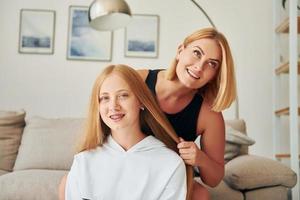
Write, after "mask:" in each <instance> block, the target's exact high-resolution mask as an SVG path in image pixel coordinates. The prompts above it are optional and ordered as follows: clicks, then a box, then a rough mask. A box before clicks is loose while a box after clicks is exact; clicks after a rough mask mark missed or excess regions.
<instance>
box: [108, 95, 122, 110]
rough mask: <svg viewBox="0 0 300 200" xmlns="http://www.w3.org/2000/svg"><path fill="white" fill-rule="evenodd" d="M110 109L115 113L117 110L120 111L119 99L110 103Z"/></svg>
mask: <svg viewBox="0 0 300 200" xmlns="http://www.w3.org/2000/svg"><path fill="white" fill-rule="evenodd" d="M109 109H110V110H112V111H115V110H119V109H120V104H119V102H118V100H117V98H113V99H112V100H111V101H110V104H109Z"/></svg>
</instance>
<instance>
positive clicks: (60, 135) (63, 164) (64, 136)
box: [14, 117, 83, 170]
mask: <svg viewBox="0 0 300 200" xmlns="http://www.w3.org/2000/svg"><path fill="white" fill-rule="evenodd" d="M82 124H83V120H82V119H68V118H64V119H46V118H41V117H33V118H30V119H28V120H26V127H25V129H24V133H23V137H22V141H21V145H20V148H19V153H18V156H17V159H16V164H15V166H14V170H23V169H60V170H68V169H70V166H71V164H72V161H73V155H74V154H75V151H76V145H77V142H78V139H79V135H80V134H81V132H82Z"/></svg>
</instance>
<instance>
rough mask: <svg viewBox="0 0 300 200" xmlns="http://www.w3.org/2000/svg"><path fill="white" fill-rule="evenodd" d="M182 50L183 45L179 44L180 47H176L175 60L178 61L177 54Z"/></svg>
mask: <svg viewBox="0 0 300 200" xmlns="http://www.w3.org/2000/svg"><path fill="white" fill-rule="evenodd" d="M183 49H184V46H183V44H180V45H179V46H178V47H177V52H176V60H179V54H180V53H181V52H182V50H183Z"/></svg>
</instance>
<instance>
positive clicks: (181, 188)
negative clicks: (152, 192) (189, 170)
mask: <svg viewBox="0 0 300 200" xmlns="http://www.w3.org/2000/svg"><path fill="white" fill-rule="evenodd" d="M185 170H186V169H185V165H184V162H183V161H182V160H181V162H180V163H179V165H178V166H177V168H176V169H175V171H174V173H173V175H172V176H171V178H170V180H169V182H168V184H167V186H166V187H165V189H164V191H163V193H162V195H161V197H160V198H159V200H185V199H186V192H187V188H186V187H187V186H186V171H185Z"/></svg>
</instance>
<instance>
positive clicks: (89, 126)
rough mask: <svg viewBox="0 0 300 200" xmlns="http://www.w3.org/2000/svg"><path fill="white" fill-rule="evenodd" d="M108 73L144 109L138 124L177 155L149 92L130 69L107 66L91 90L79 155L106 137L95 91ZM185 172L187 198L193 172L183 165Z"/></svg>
mask: <svg viewBox="0 0 300 200" xmlns="http://www.w3.org/2000/svg"><path fill="white" fill-rule="evenodd" d="M111 74H118V75H120V77H122V79H124V81H125V82H126V83H128V85H129V86H130V88H131V90H132V92H133V94H134V95H135V96H136V97H137V99H138V100H139V102H140V103H141V104H142V105H143V106H144V107H145V110H144V111H142V112H141V113H140V121H141V125H142V126H143V125H145V126H148V127H149V128H150V129H151V130H152V132H153V134H154V136H155V137H156V138H157V139H159V140H160V141H162V142H163V143H164V144H165V145H166V146H167V147H168V148H170V149H172V150H173V151H175V152H177V153H178V148H177V143H179V138H178V136H177V134H176V133H175V131H174V129H173V128H172V125H171V124H170V123H169V121H168V120H167V118H166V117H165V115H164V114H163V113H162V111H161V109H160V107H159V106H158V104H157V103H156V100H155V98H154V97H153V96H152V94H151V91H150V90H149V88H148V87H147V85H146V84H145V83H144V81H143V80H142V78H141V77H140V75H139V74H138V73H137V72H136V71H135V70H134V69H132V68H130V67H128V66H126V65H109V66H108V67H106V68H105V69H104V70H103V71H102V73H101V74H100V75H99V76H98V77H97V79H96V81H95V83H94V86H93V89H92V95H91V100H90V106H89V111H88V116H87V119H86V127H85V131H84V133H85V134H84V138H83V140H81V144H80V146H79V152H81V151H85V150H91V149H95V148H96V147H97V146H102V145H103V143H104V142H105V141H106V140H107V137H108V135H109V134H110V129H109V127H108V126H107V125H105V123H104V122H103V121H102V119H101V117H100V114H99V92H100V88H101V86H102V83H103V81H104V80H105V79H106V78H107V77H108V76H109V75H111ZM186 170H187V186H188V190H187V191H188V193H187V199H188V198H190V193H191V188H192V184H193V169H192V167H191V166H186Z"/></svg>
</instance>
